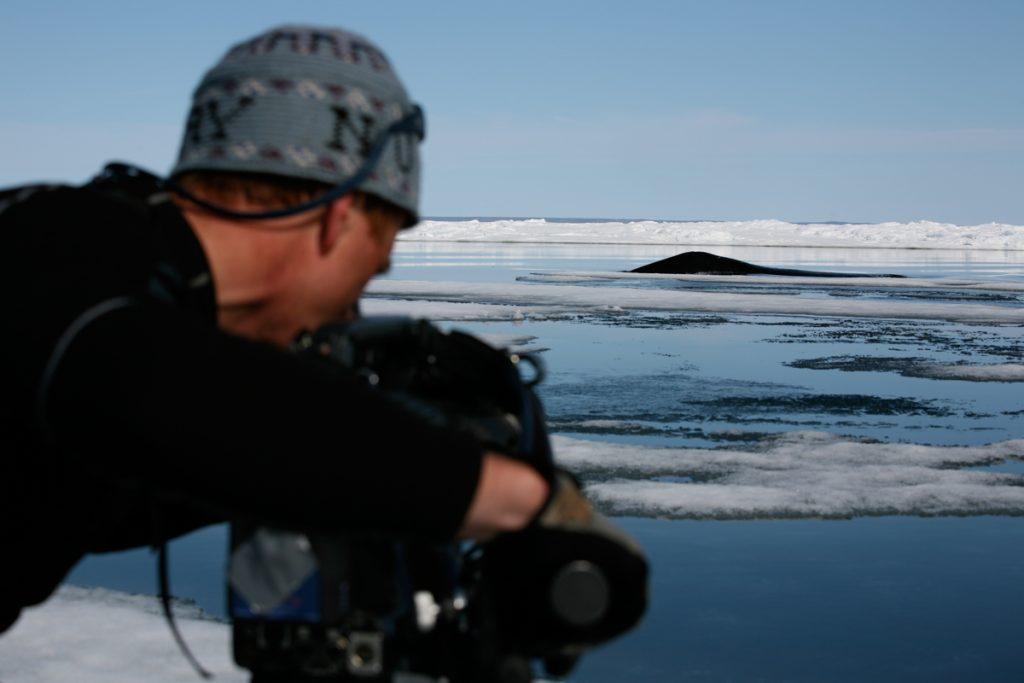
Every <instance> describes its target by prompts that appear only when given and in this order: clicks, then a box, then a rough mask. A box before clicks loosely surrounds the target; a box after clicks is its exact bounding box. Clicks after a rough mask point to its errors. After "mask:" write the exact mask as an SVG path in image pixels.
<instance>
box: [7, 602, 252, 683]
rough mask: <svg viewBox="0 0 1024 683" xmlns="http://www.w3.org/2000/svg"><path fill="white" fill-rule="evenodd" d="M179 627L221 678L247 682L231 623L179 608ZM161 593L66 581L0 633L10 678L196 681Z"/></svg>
mask: <svg viewBox="0 0 1024 683" xmlns="http://www.w3.org/2000/svg"><path fill="white" fill-rule="evenodd" d="M176 616H177V621H178V627H179V628H180V629H181V632H182V634H183V636H184V638H185V640H186V642H187V643H188V645H189V648H191V650H192V652H193V653H194V654H195V655H196V657H198V659H199V661H200V662H201V663H202V664H203V666H205V667H206V668H207V669H210V670H211V671H212V672H213V673H214V674H215V675H216V679H215V680H217V681H218V682H220V683H248V681H249V673H248V672H247V671H244V670H242V669H239V668H238V667H236V666H235V664H234V662H232V660H231V631H230V628H229V627H228V625H227V624H224V623H220V622H216V621H212V620H209V619H205V618H203V616H202V614H201V613H200V612H199V611H198V610H197V609H195V608H188V607H181V606H179V609H178V610H177V611H176ZM197 680H199V678H198V676H197V675H196V673H195V671H193V670H192V668H191V666H189V664H188V662H187V661H186V660H185V658H184V657H183V656H182V654H181V652H180V651H179V650H178V647H177V645H175V643H174V640H173V639H172V637H171V632H170V630H169V629H168V626H167V623H166V622H165V621H164V619H163V616H162V615H161V613H160V606H159V603H158V601H157V599H156V598H155V597H151V596H142V595H129V594H126V593H120V592H116V591H109V590H105V589H102V588H78V587H73V586H63V587H61V589H60V590H59V591H58V592H57V594H56V596H54V597H53V598H51V599H50V600H49V601H48V602H46V603H44V604H43V605H41V606H39V607H34V608H31V609H28V610H26V611H24V612H22V615H21V618H20V619H19V620H18V621H17V622H16V623H15V625H14V627H13V628H12V629H11V630H10V631H9V632H7V633H5V634H3V636H0V681H3V682H4V683H53V682H54V681H75V683H119V682H123V683H137V682H138V681H146V682H147V683H179V682H180V683H195V681H197Z"/></svg>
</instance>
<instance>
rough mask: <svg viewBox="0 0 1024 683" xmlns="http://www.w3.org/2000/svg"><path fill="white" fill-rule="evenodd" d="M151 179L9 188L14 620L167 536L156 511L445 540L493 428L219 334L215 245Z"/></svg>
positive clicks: (5, 570) (6, 490)
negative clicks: (431, 422) (453, 426)
mask: <svg viewBox="0 0 1024 683" xmlns="http://www.w3.org/2000/svg"><path fill="white" fill-rule="evenodd" d="M151 190H152V188H145V187H142V188H130V187H127V186H126V185H124V184H123V183H115V184H112V183H110V182H109V181H107V182H94V183H92V184H90V185H86V186H84V187H80V188H70V187H63V188H55V189H47V190H45V191H39V192H36V193H35V194H33V195H32V196H31V197H29V198H27V199H23V200H22V201H18V202H15V203H10V202H8V205H7V206H4V204H3V202H0V244H2V245H3V247H2V249H0V632H2V631H3V630H5V629H6V628H7V627H9V626H10V625H11V624H12V623H13V622H14V621H15V619H17V616H18V613H19V612H20V610H21V609H22V608H23V607H25V606H28V605H31V604H35V603H38V602H41V601H42V600H45V599H46V598H47V597H48V596H49V595H50V594H51V593H52V592H53V590H54V588H55V587H56V586H57V585H58V584H59V583H60V581H61V580H62V579H63V577H64V576H65V574H66V573H67V572H68V570H69V569H71V567H72V566H74V564H75V563H76V562H77V561H78V560H79V559H81V558H82V556H83V555H84V554H86V553H89V552H103V551H110V550H119V549H124V548H128V547H133V546H138V545H145V544H147V543H149V542H152V541H154V540H155V539H154V537H153V524H152V519H153V510H154V509H158V510H160V513H159V517H160V518H161V520H162V522H161V524H162V526H163V527H164V531H165V532H166V533H167V535H170V536H174V535H180V534H183V533H186V532H188V531H191V530H193V529H196V528H198V527H200V526H204V525H207V524H212V523H216V522H221V521H225V520H227V519H232V518H245V519H248V520H255V521H261V522H266V523H271V524H276V525H281V526H295V527H302V528H311V529H336V530H341V529H346V528H359V529H373V530H380V531H385V532H389V533H394V534H396V535H409V536H418V537H428V538H436V539H447V538H450V537H452V535H453V534H454V533H455V531H456V530H457V529H458V527H459V524H460V522H461V520H462V518H463V516H464V514H465V512H466V509H467V508H468V506H469V503H470V500H471V497H472V495H473V492H474V490H475V488H476V483H477V479H478V477H479V469H480V459H481V452H480V448H479V446H478V445H477V444H475V443H473V442H471V441H469V440H467V439H465V438H462V437H457V436H453V435H451V434H447V433H444V432H440V431H438V430H436V429H435V428H432V427H430V426H428V425H425V424H423V423H421V422H419V421H418V420H416V419H415V418H413V417H412V416H410V415H408V414H407V413H405V412H403V411H402V410H401V409H399V408H397V407H395V406H394V405H392V404H391V403H389V402H388V401H387V400H386V398H385V397H383V396H381V395H379V394H378V393H376V392H374V391H373V390H371V389H368V388H366V387H365V386H364V385H363V384H362V383H360V382H358V381H357V380H356V379H355V378H353V377H351V376H350V375H348V374H347V373H345V372H343V371H342V370H340V369H338V370H334V369H332V368H325V367H324V366H323V364H321V363H315V362H313V361H310V360H306V359H303V358H300V357H296V356H294V355H292V354H289V353H286V352H283V351H281V350H278V349H276V348H273V347H270V346H268V345H264V344H260V343H255V342H252V341H247V340H244V339H241V338H238V337H235V336H231V335H228V334H225V333H223V332H221V331H219V330H218V329H217V328H216V325H215V321H216V310H215V299H214V289H213V287H214V285H213V283H212V282H211V281H210V275H209V269H208V266H207V263H206V260H205V256H204V254H203V251H202V248H201V246H200V244H199V242H198V240H197V239H196V237H195V236H194V234H193V233H192V231H191V229H190V227H189V225H188V223H187V222H186V221H185V220H184V218H183V217H182V215H181V214H180V212H179V211H178V210H177V209H176V208H175V207H174V205H173V204H172V203H171V202H170V201H168V200H167V198H166V197H161V196H159V195H152V196H148V199H147V195H149V193H150V191H151ZM8 199H10V197H9V198H8ZM75 327H80V328H81V329H80V330H79V331H78V332H77V334H72V332H69V328H72V331H73V328H75ZM62 339H64V340H65V342H66V341H67V340H69V339H71V342H70V345H69V346H67V349H66V352H65V353H63V354H58V355H59V357H60V360H59V362H57V363H55V362H54V360H53V357H54V351H55V348H56V347H58V345H61V344H62V342H61V340H62ZM48 366H52V367H49V368H48ZM48 377H49V378H50V380H49V381H48V380H47V378H48ZM41 385H43V386H45V387H47V388H46V389H45V390H44V391H43V392H42V393H43V394H45V395H43V396H40V393H41Z"/></svg>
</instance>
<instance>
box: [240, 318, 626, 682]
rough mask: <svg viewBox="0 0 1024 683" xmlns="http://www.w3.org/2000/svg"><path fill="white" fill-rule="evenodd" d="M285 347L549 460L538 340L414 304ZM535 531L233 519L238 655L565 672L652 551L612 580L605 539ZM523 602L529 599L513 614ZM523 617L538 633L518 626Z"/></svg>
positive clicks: (472, 672)
mask: <svg viewBox="0 0 1024 683" xmlns="http://www.w3.org/2000/svg"><path fill="white" fill-rule="evenodd" d="M294 350H295V351H296V352H298V353H300V354H306V355H310V356H313V357H316V358H319V359H322V360H323V362H326V363H334V364H339V365H341V366H342V367H344V368H346V369H348V370H349V371H351V372H353V373H355V374H356V375H357V376H359V377H361V378H363V380H364V381H365V382H366V384H367V385H368V386H371V387H374V388H375V389H376V390H379V391H381V392H384V395H385V396H387V397H388V399H389V400H391V401H394V402H395V403H396V404H399V405H401V406H402V407H403V408H405V409H406V410H409V411H411V412H413V413H415V414H416V415H418V416H419V417H420V418H422V419H424V420H426V421H428V422H430V423H432V424H434V425H437V426H439V427H442V428H444V429H448V430H455V431H459V432H462V433H465V434H469V435H472V436H473V437H474V438H475V439H477V440H478V441H479V442H480V444H481V445H482V446H483V447H485V448H487V449H489V450H494V451H499V452H502V453H505V454H508V455H509V456H511V457H517V458H521V459H523V460H526V461H529V462H532V463H534V464H535V466H537V467H538V470H539V471H542V472H545V471H546V472H552V473H553V472H554V465H553V462H552V456H551V450H550V445H549V443H548V438H547V432H546V430H545V428H544V418H543V414H542V409H541V405H540V402H539V401H538V399H537V397H536V395H535V393H534V391H533V388H534V386H536V385H537V384H538V383H539V382H541V381H542V379H543V365H542V364H541V362H540V360H539V359H538V358H536V357H534V356H531V355H529V354H514V353H509V352H505V351H501V350H498V349H495V348H493V347H491V346H489V345H487V344H486V343H484V342H482V341H481V340H479V339H477V338H475V337H473V336H471V335H468V334H464V333H461V332H444V331H442V330H440V329H439V328H437V327H436V326H434V325H432V324H430V323H429V322H427V321H423V320H413V319H409V318H364V319H361V320H358V321H356V322H353V323H350V324H344V325H334V326H328V327H325V328H322V329H321V330H319V331H318V332H316V333H314V334H308V335H304V336H303V337H302V338H300V340H299V341H298V342H297V343H296V345H295V347H294ZM524 366H528V367H529V377H527V378H524V377H523V376H522V374H521V370H520V368H523V367H524ZM602 521H603V522H605V523H606V521H605V520H602ZM520 537H522V538H523V539H526V540H525V541H521V540H520ZM506 538H507V539H511V540H510V542H506V543H504V545H502V541H503V539H506ZM542 538H543V536H542ZM530 539H531V536H530V533H528V532H517V533H515V534H505V535H503V536H502V537H499V540H497V541H493V542H491V543H483V544H477V543H468V542H466V543H460V542H454V541H453V542H450V543H443V544H433V543H429V542H426V541H423V540H415V539H396V538H393V537H386V536H383V535H380V534H373V533H355V532H353V533H350V534H344V535H342V534H324V533H315V532H306V533H302V532H300V531H296V530H284V529H272V528H266V527H258V526H255V525H253V524H247V523H240V522H236V523H234V524H233V525H232V529H231V556H230V562H229V572H228V608H229V614H230V616H231V620H232V626H233V647H234V657H235V661H236V662H237V663H238V664H239V665H240V666H242V667H244V668H247V669H249V670H250V671H251V672H252V681H253V683H285V682H288V683H297V682H306V681H310V682H312V681H403V680H404V681H410V682H411V681H449V682H450V683H470V682H472V683H479V682H481V681H488V682H490V681H495V682H502V683H528V682H529V681H532V680H533V678H534V665H533V662H534V661H535V660H538V659H539V660H542V661H543V662H544V665H545V668H546V670H547V672H548V674H550V675H556V676H558V675H565V674H567V673H568V671H569V670H570V669H571V668H572V666H573V665H574V664H575V661H576V659H577V658H578V656H579V654H580V653H581V652H582V651H583V649H585V648H586V647H589V646H592V645H593V644H596V643H598V642H601V641H603V640H607V639H608V638H609V637H611V636H613V635H616V634H618V633H621V632H623V631H625V630H627V629H628V628H630V627H632V625H633V624H634V623H635V622H636V621H637V620H638V619H639V617H640V616H641V614H642V613H643V610H644V608H645V604H646V563H645V562H644V560H643V558H642V555H640V554H638V551H636V552H637V557H639V560H637V558H636V557H633V556H632V555H630V557H629V558H628V560H629V562H632V563H633V564H634V565H636V566H639V568H640V569H639V571H636V570H634V571H633V572H632V574H631V576H634V577H637V576H639V577H641V578H640V579H639V582H638V580H635V579H632V580H630V581H629V583H631V584H632V585H629V586H620V585H616V578H617V577H619V576H622V573H621V572H619V573H616V572H617V567H616V566H615V565H616V564H617V563H618V559H617V558H616V556H615V555H616V552H617V550H616V545H615V543H614V542H608V540H607V539H601V540H600V544H602V545H601V550H600V552H598V553H596V554H594V553H591V554H586V553H584V555H585V556H584V555H581V556H579V557H577V556H575V555H572V554H571V553H570V554H567V555H566V554H564V553H560V552H558V553H544V551H543V550H540V551H538V550H537V548H538V547H539V546H537V545H536V544H535V543H533V542H532V541H531V540H530ZM553 542H554V543H555V544H557V545H558V546H559V547H562V546H564V545H565V544H564V543H562V542H561V541H560V540H559V539H557V538H555V539H554V540H553ZM523 543H525V545H524V544H523ZM609 548H610V549H611V554H609V551H608V549H609ZM634 548H635V547H634ZM537 552H540V553H542V554H544V555H545V556H546V560H547V564H544V563H543V562H536V561H535V560H537V559H538V558H535V557H533V556H532V554H533V553H537ZM623 552H626V551H625V550H623ZM630 552H633V549H631V550H630ZM563 555H564V556H563ZM602 558H610V559H609V561H608V562H605V561H604V560H603V559H602ZM621 582H622V580H621V579H620V583H621ZM640 584H642V585H640ZM623 596H625V597H623ZM627 603H628V604H627ZM518 610H529V611H530V614H529V615H527V618H526V619H525V620H520V619H518V617H517V615H516V614H515V613H514V612H516V611H518ZM531 620H532V621H531ZM511 622H517V623H516V624H515V625H514V626H513V625H512V623H511ZM534 623H536V624H537V628H536V629H535V628H534V626H533V625H531V624H534ZM524 625H528V626H524ZM552 628H553V629H554V630H552ZM532 630H538V631H544V632H545V636H544V637H542V638H533V637H532V636H530V635H524V633H525V632H527V631H532ZM552 633H554V634H555V635H554V636H552Z"/></svg>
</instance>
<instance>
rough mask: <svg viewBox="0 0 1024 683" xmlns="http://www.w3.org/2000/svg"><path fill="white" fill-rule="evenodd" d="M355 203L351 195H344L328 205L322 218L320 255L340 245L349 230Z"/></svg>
mask: <svg viewBox="0 0 1024 683" xmlns="http://www.w3.org/2000/svg"><path fill="white" fill-rule="evenodd" d="M354 201H355V199H354V198H353V196H352V195H351V194H346V195H343V196H342V197H341V198H340V199H335V200H334V201H333V202H331V203H330V204H328V205H327V210H326V211H324V213H323V215H322V216H321V218H320V254H321V255H323V254H327V253H329V252H330V251H331V250H332V249H334V245H336V244H337V243H338V240H340V239H341V236H342V235H344V234H345V232H347V231H348V229H349V221H350V220H351V217H352V204H353V202H354Z"/></svg>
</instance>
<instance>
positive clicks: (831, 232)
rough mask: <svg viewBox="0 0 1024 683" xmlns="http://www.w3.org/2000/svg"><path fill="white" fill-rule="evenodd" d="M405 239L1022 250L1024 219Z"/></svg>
mask: <svg viewBox="0 0 1024 683" xmlns="http://www.w3.org/2000/svg"><path fill="white" fill-rule="evenodd" d="M399 239H401V240H405V241H413V242H416V241H423V242H433V241H437V242H442V241H444V242H546V243H563V244H578V243H582V244H677V245H681V246H682V245H687V246H725V245H730V246H786V247H859V248H865V247H867V248H885V249H998V250H1024V226H1020V225H1007V224H1005V223H985V224H982V225H972V226H960V225H952V224H950V223H936V222H933V221H914V222H910V223H896V222H888V223H838V224H837V223H812V224H798V223H787V222H786V221H781V220H754V221H678V222H674V221H654V220H637V221H593V222H560V221H547V220H544V219H542V218H532V219H503V220H426V221H423V222H421V223H420V224H419V225H418V226H417V227H416V228H415V229H413V230H409V231H406V232H404V233H402V234H401V235H400V237H399Z"/></svg>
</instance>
